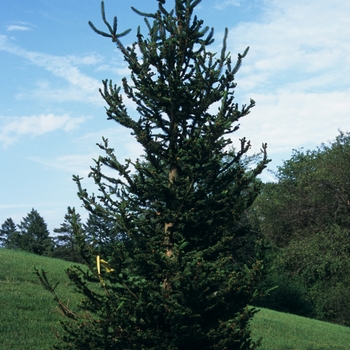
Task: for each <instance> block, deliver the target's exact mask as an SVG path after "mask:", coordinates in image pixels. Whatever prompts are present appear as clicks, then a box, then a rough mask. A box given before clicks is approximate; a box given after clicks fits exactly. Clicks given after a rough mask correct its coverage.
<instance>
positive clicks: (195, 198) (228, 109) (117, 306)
mask: <svg viewBox="0 0 350 350" xmlns="http://www.w3.org/2000/svg"><path fill="white" fill-rule="evenodd" d="M164 3H165V1H158V11H157V12H156V13H142V12H140V11H138V10H136V9H133V10H134V11H135V12H136V13H138V14H140V15H141V16H143V17H144V19H145V22H146V25H147V27H148V30H149V32H148V36H147V37H145V36H144V35H143V34H142V33H141V31H140V28H139V29H138V31H137V41H136V42H135V43H133V44H132V45H130V46H128V47H125V46H124V45H123V44H122V42H121V41H120V38H121V37H122V36H124V35H125V34H127V33H128V32H129V31H125V32H123V33H121V34H119V33H117V19H116V18H115V19H114V21H113V23H112V24H109V23H108V22H107V20H106V18H105V12H104V4H103V2H102V17H103V21H104V23H105V24H106V26H107V28H108V32H103V31H100V30H98V29H96V27H95V26H94V25H93V24H92V23H90V26H91V27H92V28H93V29H94V31H95V32H97V33H98V34H101V35H102V36H105V37H109V38H111V39H112V41H113V42H114V43H115V44H116V46H117V48H118V50H120V51H121V53H122V54H123V56H124V59H125V61H126V62H127V64H128V68H129V69H130V72H131V79H130V80H127V79H126V78H124V79H123V82H122V87H117V86H115V85H113V83H112V82H111V81H107V80H106V81H104V82H103V84H104V89H103V90H102V91H101V94H102V96H103V98H104V100H105V102H106V104H107V106H108V109H107V115H108V119H111V120H114V121H116V122H117V123H118V124H119V125H121V126H123V127H125V128H126V129H129V130H130V131H131V133H132V135H134V136H135V139H136V140H137V141H138V142H139V143H140V144H141V145H142V147H143V150H144V155H143V158H142V159H138V160H136V161H134V162H133V161H131V160H126V163H125V164H122V163H120V162H119V161H118V159H117V158H116V156H115V153H114V150H113V148H112V147H111V146H110V144H109V141H108V140H107V139H105V138H103V142H102V143H101V144H100V145H99V147H100V148H101V149H102V150H103V151H104V152H105V155H104V156H100V157H99V158H98V159H97V160H96V161H95V165H94V167H92V168H91V173H90V176H91V177H92V178H93V179H94V181H95V183H96V185H97V186H98V189H99V195H97V196H95V195H89V194H88V193H87V191H86V190H85V189H84V188H83V187H82V184H81V179H80V178H78V177H75V181H76V182H77V184H78V189H79V197H80V198H81V200H82V201H83V205H84V207H85V208H86V209H87V210H88V211H89V212H91V213H93V214H95V215H98V216H101V217H104V218H105V219H108V220H109V221H110V222H111V223H112V225H114V226H115V227H118V228H120V233H121V234H123V235H125V236H126V237H128V239H127V240H126V241H120V242H116V244H115V246H114V250H113V252H112V254H110V256H109V257H105V256H100V255H97V256H94V252H92V254H91V257H90V259H91V260H90V263H89V267H90V272H88V273H87V272H85V271H84V270H83V269H80V268H71V269H70V270H69V271H68V275H69V277H70V279H71V280H72V281H73V282H74V283H75V285H76V288H77V289H78V290H79V291H80V293H81V294H82V295H83V296H84V302H83V309H84V312H74V311H73V310H67V308H65V307H62V311H63V312H64V313H65V314H66V316H67V317H68V318H70V319H71V320H70V321H68V322H66V323H64V329H65V331H66V332H65V335H64V336H63V337H62V343H61V344H59V345H58V348H63V349H68V348H69V349H157V350H158V349H164V350H165V349H166V350H169V349H182V350H183V349H254V348H256V346H257V344H256V343H255V342H254V341H253V340H252V339H251V336H250V328H249V322H250V320H251V318H252V317H253V315H254V313H255V310H254V309H252V308H249V307H248V304H249V303H250V302H251V300H252V297H253V295H254V290H255V286H256V283H257V282H258V281H259V278H260V270H261V267H262V262H261V261H260V260H257V259H256V258H255V257H254V256H249V257H246V254H247V252H248V251H249V250H243V249H242V244H244V240H243V239H242V237H240V239H239V240H237V239H236V236H235V233H239V234H240V235H244V234H245V232H246V230H245V229H243V228H241V229H239V228H238V226H239V225H241V223H242V215H244V213H245V211H246V209H247V208H249V207H250V205H251V204H252V202H253V201H254V199H255V198H256V196H257V195H258V193H259V190H260V181H258V180H257V176H258V175H259V174H260V173H261V172H262V170H263V169H264V168H265V166H266V164H267V162H268V160H267V155H266V145H263V149H262V156H261V157H260V158H259V159H258V161H257V164H256V165H255V166H254V165H252V164H248V163H247V161H246V160H247V158H246V157H245V155H246V153H247V152H248V150H249V148H250V143H249V142H248V141H246V139H245V138H243V139H241V142H240V146H239V148H238V149H237V150H235V149H233V148H232V141H231V139H230V138H229V137H228V136H229V135H232V133H234V132H235V131H236V130H237V129H238V127H239V126H238V121H239V119H240V118H242V117H244V116H246V115H248V114H249V112H250V110H251V108H252V107H253V106H254V101H252V100H251V101H250V103H249V104H248V105H243V106H242V107H239V106H238V104H236V103H234V89H235V87H236V83H235V81H234V76H235V74H236V73H237V71H238V69H239V67H240V65H241V63H242V59H243V58H244V57H245V55H246V54H247V52H248V49H246V50H245V51H244V53H243V54H242V55H241V54H239V55H238V60H237V62H235V63H233V62H232V59H231V56H230V54H229V53H228V52H226V39H227V30H226V31H225V36H224V43H223V48H222V50H221V53H220V54H219V55H217V54H215V53H212V52H210V51H208V46H209V45H210V44H211V43H212V42H213V41H214V39H213V36H214V31H213V29H211V30H210V29H209V28H208V27H203V21H201V20H198V18H197V17H196V16H193V11H194V9H195V7H196V6H197V5H198V4H199V3H200V0H176V1H175V8H174V10H171V11H168V10H167V9H166V8H165V7H164V6H163V5H164ZM121 89H122V90H121ZM122 91H123V94H122ZM124 98H127V99H129V100H131V101H133V102H134V103H135V104H136V109H137V112H138V114H139V117H138V119H134V118H133V117H131V116H130V115H129V112H128V110H127V108H126V106H125V104H124V102H123V100H124ZM107 170H108V171H107ZM248 233H249V232H248ZM238 251H239V253H238ZM95 254H96V253H95ZM238 256H239V259H238V260H239V261H237V257H238ZM241 257H243V259H245V260H246V261H245V262H246V264H245V263H244V261H242V259H241ZM96 262H97V264H96ZM40 278H41V281H42V282H43V284H44V285H45V286H46V288H48V289H49V290H51V291H53V289H52V287H51V286H50V283H49V282H48V281H47V279H46V275H45V274H43V273H42V274H41V275H40ZM94 283H97V284H98V285H100V291H97V289H96V288H97V287H98V285H93V284H94ZM53 292H54V291H53ZM61 306H62V304H61Z"/></svg>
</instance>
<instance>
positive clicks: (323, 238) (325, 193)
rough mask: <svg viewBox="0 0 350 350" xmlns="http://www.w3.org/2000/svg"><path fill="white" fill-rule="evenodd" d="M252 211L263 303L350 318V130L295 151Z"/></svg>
mask: <svg viewBox="0 0 350 350" xmlns="http://www.w3.org/2000/svg"><path fill="white" fill-rule="evenodd" d="M275 176H276V180H277V181H276V182H271V183H266V184H265V185H264V187H263V190H262V193H261V194H260V196H259V197H258V198H257V200H256V201H255V203H254V206H253V209H252V211H251V213H250V215H251V217H254V219H255V222H256V223H257V225H258V226H259V229H260V231H261V233H262V236H263V237H264V240H265V245H266V246H267V247H268V249H267V260H268V261H269V262H268V265H269V270H268V273H267V275H266V277H265V282H264V283H265V286H267V287H274V286H278V288H277V289H275V290H273V291H272V292H271V293H270V296H269V297H267V298H265V299H264V300H263V301H261V305H265V306H267V307H270V308H275V309H277V310H280V311H287V312H293V313H297V314H300V315H304V316H309V317H315V318H318V319H321V320H326V321H331V322H335V323H339V324H344V325H347V326H349V325H350V215H349V214H350V134H349V133H343V132H340V134H339V135H338V136H337V137H336V139H335V141H333V142H331V143H329V144H328V145H327V144H322V145H321V146H320V147H318V148H317V149H316V150H306V151H304V150H294V151H293V154H292V156H291V158H290V159H289V160H286V161H284V162H283V165H282V166H280V167H278V170H277V172H276V173H275Z"/></svg>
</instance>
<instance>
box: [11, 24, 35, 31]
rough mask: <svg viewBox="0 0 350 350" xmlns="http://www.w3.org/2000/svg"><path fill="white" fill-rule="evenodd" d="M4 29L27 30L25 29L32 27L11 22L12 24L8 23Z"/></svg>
mask: <svg viewBox="0 0 350 350" xmlns="http://www.w3.org/2000/svg"><path fill="white" fill-rule="evenodd" d="M6 30H7V31H8V32H12V31H15V30H17V31H27V30H32V28H30V27H26V26H20V25H16V24H12V25H8V26H7V27H6Z"/></svg>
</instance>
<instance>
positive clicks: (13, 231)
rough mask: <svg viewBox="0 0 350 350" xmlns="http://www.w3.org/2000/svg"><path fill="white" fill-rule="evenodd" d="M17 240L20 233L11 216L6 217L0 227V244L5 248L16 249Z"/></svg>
mask: <svg viewBox="0 0 350 350" xmlns="http://www.w3.org/2000/svg"><path fill="white" fill-rule="evenodd" d="M19 240H20V235H19V232H18V229H17V226H16V224H15V223H14V221H13V220H12V218H8V219H6V220H5V222H4V223H3V224H2V225H1V229H0V242H1V244H0V245H1V246H2V247H4V248H7V249H18V248H19V244H20V243H19Z"/></svg>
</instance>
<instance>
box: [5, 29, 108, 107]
mask: <svg viewBox="0 0 350 350" xmlns="http://www.w3.org/2000/svg"><path fill="white" fill-rule="evenodd" d="M0 50H2V51H6V52H8V53H11V54H13V55H16V56H19V57H22V58H24V59H26V60H28V61H29V62H31V63H32V64H34V65H36V66H39V67H42V68H44V69H45V70H46V71H48V72H50V73H52V74H53V75H54V76H56V77H59V78H62V79H64V80H65V81H66V82H68V83H69V85H70V87H71V89H70V90H69V89H68V92H67V93H66V94H65V95H64V100H66V101H70V100H73V101H75V100H77V99H79V100H80V101H83V102H85V103H86V102H90V103H93V104H99V103H100V100H101V99H100V98H99V96H98V93H97V91H98V88H100V87H101V82H100V81H98V80H97V79H94V78H92V77H90V76H88V75H86V74H84V73H82V72H81V70H80V69H79V66H82V65H95V64H97V63H99V62H100V61H101V60H102V59H103V58H102V56H100V55H95V54H87V55H81V56H74V55H68V56H56V55H51V54H46V53H42V52H35V51H28V50H25V49H23V48H21V47H19V46H17V45H14V44H13V43H11V41H10V40H8V38H7V37H6V36H5V35H0ZM73 89H74V92H75V93H72V90H73ZM40 92H41V91H40ZM62 92H63V91H61V94H62ZM44 96H46V97H48V96H55V94H50V91H47V90H46V93H45V94H44ZM61 99H62V96H61Z"/></svg>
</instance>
